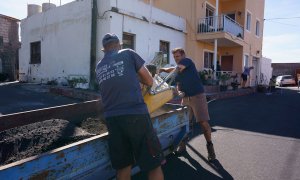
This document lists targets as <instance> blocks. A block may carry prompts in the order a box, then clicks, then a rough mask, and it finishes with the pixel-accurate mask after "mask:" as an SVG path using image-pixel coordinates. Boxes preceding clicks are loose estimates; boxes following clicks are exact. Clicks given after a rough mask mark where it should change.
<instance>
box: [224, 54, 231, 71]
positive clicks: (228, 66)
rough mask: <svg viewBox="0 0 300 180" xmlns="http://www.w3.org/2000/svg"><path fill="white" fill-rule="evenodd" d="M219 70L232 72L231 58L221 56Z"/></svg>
mask: <svg viewBox="0 0 300 180" xmlns="http://www.w3.org/2000/svg"><path fill="white" fill-rule="evenodd" d="M221 70H222V71H232V70H233V56H232V55H231V56H222V57H221Z"/></svg>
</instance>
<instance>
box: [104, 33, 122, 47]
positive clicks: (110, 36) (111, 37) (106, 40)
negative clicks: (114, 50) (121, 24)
mask: <svg viewBox="0 0 300 180" xmlns="http://www.w3.org/2000/svg"><path fill="white" fill-rule="evenodd" d="M111 42H120V40H119V38H118V36H117V35H115V34H112V33H107V34H105V35H104V36H103V38H102V45H103V47H104V46H106V45H107V44H109V43H111Z"/></svg>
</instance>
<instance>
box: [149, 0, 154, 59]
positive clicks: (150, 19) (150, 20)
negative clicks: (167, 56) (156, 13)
mask: <svg viewBox="0 0 300 180" xmlns="http://www.w3.org/2000/svg"><path fill="white" fill-rule="evenodd" d="M152 7H153V1H152V0H150V17H149V30H150V33H149V34H150V35H148V36H149V39H148V59H149V61H150V57H151V40H152V38H151V35H152Z"/></svg>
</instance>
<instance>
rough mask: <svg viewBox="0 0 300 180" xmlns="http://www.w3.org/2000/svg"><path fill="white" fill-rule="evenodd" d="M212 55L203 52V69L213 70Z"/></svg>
mask: <svg viewBox="0 0 300 180" xmlns="http://www.w3.org/2000/svg"><path fill="white" fill-rule="evenodd" d="M213 61H214V53H211V52H204V68H213Z"/></svg>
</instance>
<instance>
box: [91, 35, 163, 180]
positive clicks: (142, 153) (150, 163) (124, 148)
mask: <svg viewBox="0 0 300 180" xmlns="http://www.w3.org/2000/svg"><path fill="white" fill-rule="evenodd" d="M102 44H103V47H104V53H105V55H104V58H103V59H102V60H100V61H99V63H98V64H97V67H96V75H97V80H98V83H99V85H100V95H101V100H102V103H103V107H104V116H105V119H106V124H107V128H108V133H109V139H108V144H109V154H110V159H111V163H112V166H113V168H114V169H116V170H117V179H129V178H130V173H131V168H132V166H133V165H134V164H137V165H139V167H140V168H141V170H143V171H148V172H149V174H148V176H149V179H158V180H160V179H163V173H162V170H161V164H162V163H163V162H164V161H165V160H164V156H163V153H162V150H161V146H160V142H159V140H158V138H157V135H156V133H155V131H154V129H153V125H152V122H151V119H150V115H149V112H148V109H147V106H146V104H145V102H144V99H143V96H142V92H141V86H140V82H141V83H142V84H145V85H147V86H152V83H153V79H152V77H151V75H150V73H149V71H148V70H147V69H146V68H145V67H144V63H145V61H144V60H143V59H142V58H141V57H140V56H139V55H138V54H137V53H136V52H135V51H133V50H131V49H123V50H121V45H120V41H119V38H118V37H117V36H116V35H115V34H106V35H105V36H104V37H103V40H102Z"/></svg>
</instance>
